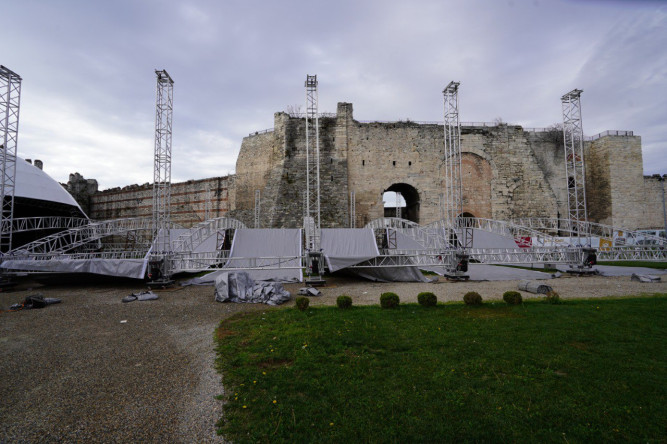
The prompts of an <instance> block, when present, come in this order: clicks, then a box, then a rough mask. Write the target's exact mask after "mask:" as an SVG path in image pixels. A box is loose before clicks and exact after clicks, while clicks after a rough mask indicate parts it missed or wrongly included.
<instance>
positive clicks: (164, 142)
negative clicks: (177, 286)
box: [153, 70, 174, 277]
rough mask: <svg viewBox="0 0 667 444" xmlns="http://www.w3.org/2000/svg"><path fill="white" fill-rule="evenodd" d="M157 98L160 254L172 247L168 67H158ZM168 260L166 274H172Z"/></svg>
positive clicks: (155, 210)
mask: <svg viewBox="0 0 667 444" xmlns="http://www.w3.org/2000/svg"><path fill="white" fill-rule="evenodd" d="M155 74H156V76H157V100H156V107H155V152H154V159H153V160H154V162H153V236H154V240H155V239H157V242H156V244H155V248H156V249H157V250H158V251H157V253H158V254H162V255H166V254H168V252H169V251H170V250H171V242H170V228H171V129H172V115H173V111H174V81H173V80H172V78H171V77H170V76H169V74H168V73H167V71H165V70H162V71H157V70H156V71H155ZM168 262H169V261H168V260H165V261H164V263H165V267H166V268H165V269H164V270H163V275H164V276H166V277H168V276H170V273H171V270H169V266H168Z"/></svg>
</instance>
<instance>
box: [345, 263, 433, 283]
mask: <svg viewBox="0 0 667 444" xmlns="http://www.w3.org/2000/svg"><path fill="white" fill-rule="evenodd" d="M349 271H351V272H352V273H354V274H356V275H357V276H361V277H363V278H366V279H368V280H371V281H376V282H434V281H437V278H435V279H431V278H428V277H426V276H424V275H423V274H422V272H421V271H420V270H419V268H417V267H416V266H415V267H376V268H350V269H349Z"/></svg>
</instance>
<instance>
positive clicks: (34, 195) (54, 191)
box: [0, 156, 83, 213]
mask: <svg viewBox="0 0 667 444" xmlns="http://www.w3.org/2000/svg"><path fill="white" fill-rule="evenodd" d="M0 160H2V157H1V156H0ZM1 166H2V163H0V167H1ZM14 196H15V197H28V198H31V199H40V200H50V201H52V202H58V203H62V204H66V205H71V206H73V207H76V208H78V209H79V210H81V207H80V206H79V204H78V203H76V200H74V198H73V197H72V196H71V195H70V194H69V193H68V192H67V191H66V190H65V189H64V188H63V187H62V186H61V185H60V184H59V183H58V182H56V181H55V180H54V179H53V178H51V177H50V176H49V175H48V174H46V173H45V172H44V171H42V170H40V169H39V168H37V167H36V166H34V165H31V164H29V163H28V162H26V161H25V160H23V159H21V158H20V157H17V158H16V184H15V188H14ZM81 212H82V213H83V210H82V211H81Z"/></svg>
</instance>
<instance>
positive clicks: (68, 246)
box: [10, 218, 153, 257]
mask: <svg viewBox="0 0 667 444" xmlns="http://www.w3.org/2000/svg"><path fill="white" fill-rule="evenodd" d="M152 222H153V221H152V220H151V219H147V218H129V219H113V220H108V221H102V222H92V223H90V224H88V225H82V226H79V227H75V228H70V229H68V230H65V231H61V232H59V233H55V234H52V235H50V236H46V237H43V238H42V239H38V240H36V241H34V242H30V243H28V244H25V245H23V246H21V247H20V248H16V249H14V250H12V251H11V252H10V255H12V256H17V257H18V256H24V255H31V254H61V253H65V252H67V251H71V250H73V249H75V248H78V247H82V246H84V245H87V244H90V243H91V242H95V241H98V240H100V239H102V238H105V237H108V236H114V235H123V234H126V233H128V232H133V233H136V232H138V231H150V230H152V228H153V224H152ZM146 247H147V248H148V247H150V244H148V243H147V244H146Z"/></svg>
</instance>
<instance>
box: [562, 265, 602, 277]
mask: <svg viewBox="0 0 667 444" xmlns="http://www.w3.org/2000/svg"><path fill="white" fill-rule="evenodd" d="M565 272H566V273H570V274H576V275H578V276H595V275H598V274H600V271H599V270H595V269H593V268H587V267H570V268H568V269H567V270H565Z"/></svg>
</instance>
